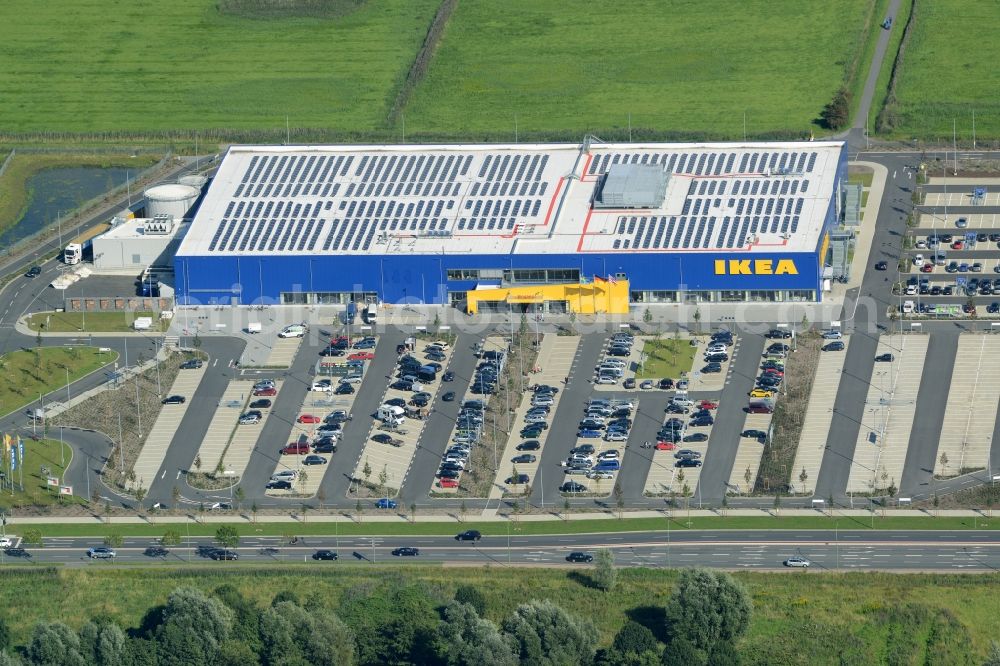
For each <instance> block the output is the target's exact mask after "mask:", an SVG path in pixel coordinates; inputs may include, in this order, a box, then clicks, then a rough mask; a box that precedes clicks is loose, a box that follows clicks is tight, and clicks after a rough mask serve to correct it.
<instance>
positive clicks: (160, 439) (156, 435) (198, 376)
mask: <svg viewBox="0 0 1000 666" xmlns="http://www.w3.org/2000/svg"><path fill="white" fill-rule="evenodd" d="M207 370H208V366H207V365H202V367H200V368H195V369H190V370H180V371H179V372H178V373H177V377H176V378H175V379H174V383H173V384H172V385H171V387H170V390H169V391H168V392H167V394H166V395H168V396H170V395H179V396H183V397H184V398H185V401H184V402H183V403H182V404H180V405H162V406H161V407H160V413H159V415H158V416H157V417H156V421H155V422H154V423H153V427H152V428H151V429H150V431H149V434H148V435H147V436H146V441H145V443H143V445H142V450H141V451H139V457H138V458H137V459H136V461H135V466H134V467H133V471H134V472H135V485H136V486H142V487H144V488H146V489H147V490H148V489H149V487H150V486H151V485H153V481H154V478H155V477H156V472H157V471H159V469H160V466H161V465H163V459H164V458H165V457H166V455H167V449H169V448H170V444H171V442H173V439H174V435H176V434H177V429H178V428H179V427H180V425H181V422H182V421H183V420H184V415H185V414H186V413H187V409H188V406H189V405H190V404H191V402H192V401H193V398H194V394H195V391H197V390H198V385H199V384H201V380H202V378H203V377H204V376H205V372H206V371H207ZM164 471H165V470H164Z"/></svg>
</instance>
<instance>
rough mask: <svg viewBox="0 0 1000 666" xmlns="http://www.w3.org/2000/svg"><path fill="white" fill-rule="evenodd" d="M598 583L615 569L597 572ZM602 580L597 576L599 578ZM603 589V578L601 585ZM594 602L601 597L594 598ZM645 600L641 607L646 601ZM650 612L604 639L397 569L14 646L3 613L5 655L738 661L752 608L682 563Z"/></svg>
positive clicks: (544, 613) (5, 659)
mask: <svg viewBox="0 0 1000 666" xmlns="http://www.w3.org/2000/svg"><path fill="white" fill-rule="evenodd" d="M601 582H602V583H608V582H610V583H611V584H612V585H613V579H612V580H611V581H608V580H602V581H601ZM596 584H597V581H595V585H596ZM605 589H610V588H605ZM598 603H599V601H598ZM647 610H648V609H647ZM659 610H660V613H659V614H657V615H656V617H657V620H655V621H653V622H645V623H642V624H640V623H639V622H636V621H631V620H630V621H628V622H626V623H625V625H624V626H623V627H622V628H621V630H620V631H619V632H618V633H617V635H616V636H615V638H614V641H613V642H612V644H611V645H610V646H607V647H603V648H600V649H599V648H598V645H597V640H598V636H599V632H598V630H597V627H595V626H594V624H593V623H592V622H591V621H590V620H589V619H587V618H582V617H578V616H576V615H574V614H572V613H570V612H568V611H567V610H565V609H564V608H562V607H560V606H559V605H557V604H555V603H553V602H552V601H549V600H544V599H542V600H537V599H536V600H529V601H525V602H524V603H522V604H520V605H519V606H517V607H516V608H515V609H514V610H513V611H512V612H511V613H510V614H509V615H507V616H506V617H504V618H503V619H502V620H501V621H500V622H494V621H492V620H490V619H488V618H487V617H485V616H486V614H487V600H486V597H485V595H484V594H483V592H482V590H480V589H479V588H478V587H476V586H471V585H465V586H461V587H459V588H457V590H456V591H455V593H454V595H453V596H451V597H450V598H442V597H441V596H439V595H436V594H435V592H434V590H432V589H431V588H428V587H427V586H426V585H423V584H418V583H412V582H407V581H406V580H405V579H404V578H402V577H399V578H397V579H394V580H392V581H390V582H389V584H386V585H384V586H379V587H378V588H377V589H371V588H365V587H364V586H359V587H356V588H351V589H349V590H348V591H347V592H345V593H344V595H343V597H342V598H341V599H339V600H333V599H330V598H329V597H328V596H325V595H322V594H320V593H319V592H315V593H313V594H311V595H309V596H308V597H306V598H304V599H302V598H299V596H297V595H296V594H295V593H292V592H288V591H282V592H279V593H278V594H276V595H275V596H274V597H273V599H272V600H271V603H270V605H268V606H267V607H261V606H260V605H259V604H258V603H257V602H256V601H254V600H252V599H250V598H248V597H247V596H245V595H244V594H243V593H241V592H240V591H239V590H238V589H237V588H236V587H235V586H233V585H230V584H225V585H222V586H219V587H217V588H215V589H214V590H212V591H209V592H206V591H203V590H200V589H197V588H194V587H179V588H177V589H175V590H174V591H173V592H172V593H171V594H170V595H169V597H168V598H167V600H166V603H164V604H162V605H157V606H155V607H153V608H150V609H148V610H147V611H146V613H145V615H144V617H143V618H142V621H141V622H140V624H139V626H138V627H130V628H123V627H121V626H119V625H118V624H117V623H116V622H115V621H114V620H112V619H111V618H108V617H93V618H90V619H89V620H88V621H87V622H85V623H84V624H83V625H82V626H81V627H80V628H79V630H76V631H74V630H73V629H71V628H70V627H69V626H68V625H67V624H65V623H64V622H61V621H58V620H55V621H51V620H50V621H40V622H38V623H37V624H36V625H35V627H34V629H33V631H32V632H31V636H30V639H29V640H28V642H27V644H26V645H20V646H13V645H12V638H11V631H10V629H9V627H8V625H7V624H6V622H5V621H0V648H2V649H0V666H91V665H94V666H201V665H203V664H213V665H216V666H248V665H252V664H260V665H262V666H307V665H330V666H376V665H378V666H381V665H392V666H396V665H398V666H403V665H409V664H415V665H428V666H429V665H437V664H441V665H444V666H516V665H518V664H531V665H538V666H563V665H565V666H629V665H633V664H635V665H638V666H657V665H660V664H663V665H665V666H672V665H674V664H684V665H685V666H692V665H693V666H699V665H703V666H708V665H710V664H711V665H717V664H718V665H721V664H725V665H727V666H731V665H733V664H738V663H739V653H738V650H737V647H736V646H737V641H738V640H739V638H740V637H741V636H742V635H743V634H744V633H745V632H746V630H747V628H748V627H749V624H750V618H751V613H752V607H751V601H750V597H749V595H748V593H747V592H746V590H745V589H744V588H743V586H742V585H741V584H740V583H739V582H737V581H735V580H734V579H733V578H732V577H730V576H729V575H728V574H726V573H716V572H712V571H707V570H698V569H691V570H686V571H684V572H682V573H681V574H680V576H679V579H678V582H677V585H676V586H675V588H674V591H673V593H672V596H671V597H670V598H669V600H668V602H667V604H666V606H665V607H663V608H661V609H659Z"/></svg>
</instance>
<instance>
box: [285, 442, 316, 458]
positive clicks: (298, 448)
mask: <svg viewBox="0 0 1000 666" xmlns="http://www.w3.org/2000/svg"><path fill="white" fill-rule="evenodd" d="M279 453H281V455H283V456H295V455H299V456H304V455H306V454H307V453H309V443H308V442H292V443H291V444H289V445H288V446H286V447H285V448H283V449H281V451H279Z"/></svg>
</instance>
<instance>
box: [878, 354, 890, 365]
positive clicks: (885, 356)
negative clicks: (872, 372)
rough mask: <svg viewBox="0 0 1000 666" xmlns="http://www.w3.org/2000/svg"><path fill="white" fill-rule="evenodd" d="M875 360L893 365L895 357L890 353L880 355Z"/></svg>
mask: <svg viewBox="0 0 1000 666" xmlns="http://www.w3.org/2000/svg"><path fill="white" fill-rule="evenodd" d="M875 360H876V361H877V362H879V363H892V360H893V355H892V354H888V353H886V354H879V355H878V356H876V357H875Z"/></svg>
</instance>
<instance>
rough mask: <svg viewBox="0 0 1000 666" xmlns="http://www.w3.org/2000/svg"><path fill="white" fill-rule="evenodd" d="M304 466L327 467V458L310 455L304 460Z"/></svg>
mask: <svg viewBox="0 0 1000 666" xmlns="http://www.w3.org/2000/svg"><path fill="white" fill-rule="evenodd" d="M302 464H303V465H325V464H326V458H324V457H323V456H314V455H309V456H306V457H305V458H303V459H302Z"/></svg>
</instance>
